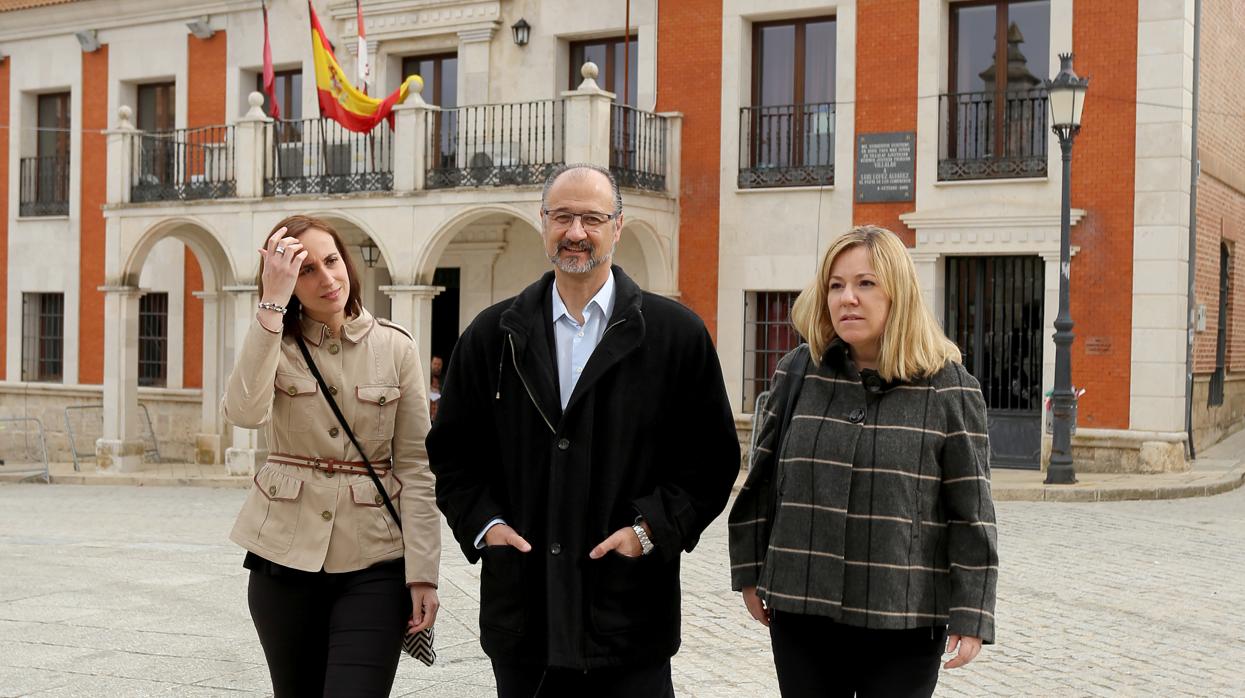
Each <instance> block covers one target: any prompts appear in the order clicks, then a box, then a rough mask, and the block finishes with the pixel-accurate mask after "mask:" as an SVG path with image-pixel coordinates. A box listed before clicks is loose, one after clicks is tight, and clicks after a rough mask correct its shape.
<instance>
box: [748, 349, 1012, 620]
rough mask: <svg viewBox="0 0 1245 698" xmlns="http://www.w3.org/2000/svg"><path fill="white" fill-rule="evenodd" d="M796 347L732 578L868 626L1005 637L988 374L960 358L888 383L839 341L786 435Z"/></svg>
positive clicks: (766, 416)
mask: <svg viewBox="0 0 1245 698" xmlns="http://www.w3.org/2000/svg"><path fill="white" fill-rule="evenodd" d="M795 351H807V348H806V347H804V346H801V347H800V348H798V349H796V350H795ZM794 354H795V352H792V353H791V354H788V355H787V356H785V357H783V359H782V360H781V361H779V363H778V369H777V371H776V372H775V374H774V381H773V384H772V390H773V392H772V393H771V397H770V400H769V402H768V404H769V406H770V409H767V410H766V411H765V412H764V413H763V414H762V415H761V422H760V427H759V429H760V431H759V434H758V438H757V440H756V442H755V443H756V447H755V451H754V453H753V454H752V456H753V460H752V469H751V471H750V472H749V473H748V478H747V481H746V482H745V484H744V486H743V488H742V490H741V491H740V493H739V496H738V498H737V499H736V501H735V505H734V507H733V508H732V510H731V513H730V518H729V535H730V556H731V586H732V588H733V589H735V590H736V591H738V590H741V589H743V588H744V587H747V586H756V587H757V594H758V596H760V597H761V598H762V599H763V600H765V602H766V604H767V606H768V607H769V608H771V609H776V610H778V611H787V612H792V613H803V614H811V615H819V616H827V617H829V618H832V619H834V620H835V621H837V622H841V623H844V624H847V625H853V626H859V627H866V628H881V629H906V628H919V627H930V626H937V625H944V624H946V625H948V626H949V627H948V632H950V633H951V634H958V635H966V636H971V637H979V638H981V639H982V641H983V642H985V643H992V642H993V641H994V600H995V586H996V583H997V580H998V552H997V531H996V528H995V520H994V502H993V500H992V499H991V496H990V467H989V462H988V457H989V453H990V448H989V442H988V439H987V436H986V405H985V401H984V400H983V399H982V395H981V388H980V386H979V385H978V383H977V381H976V379H974V378H973V377H972V376H971V375H969V373H968V371H967V370H965V368H964V367H963V366H962V365H960V364H959V363H955V362H951V363H948V364H947V365H946V366H944V367H943V368H942V369H941V370H939V371H938V372H937V373H935V374H934V375H932V376H929V377H924V378H919V379H916V380H913V381H911V382H906V383H905V382H898V383H888V382H886V381H884V380H883V379H882V378H881V377H880V376H879V375H878V374H877V373H876V372H874V371H869V370H866V371H863V372H858V371H857V370H856V368H855V366H854V364H852V362H851V361H850V360H849V358H848V356H847V352H846V347H845V346H844V345H843V344H842V343H841V342H839V341H837V340H836V342H835V343H834V344H832V345H831V346H830V348H829V349H827V351H826V355H825V357H823V360H822V362H821V364H820V365H814V364H813V363H812V362H808V371H807V374H806V375H805V376H803V377H802V380H803V386H802V388H801V389H800V394H799V399H798V401H797V402H796V405H795V409H794V412H793V415H792V419H791V423H790V425H789V426H788V427H787V430H786V432H785V433H784V434H783V437H782V439H783V443H782V444H777V443H775V435H776V432H777V431H778V428H779V424H778V423H779V421H780V419H781V416H780V413H781V411H782V406H783V405H785V404H786V396H787V393H788V390H789V386H790V385H791V381H792V380H795V379H798V378H799V377H795V376H791V375H789V374H788V373H787V367H788V366H790V365H791V362H792V357H793V356H794Z"/></svg>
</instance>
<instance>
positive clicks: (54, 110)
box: [23, 92, 70, 215]
mask: <svg viewBox="0 0 1245 698" xmlns="http://www.w3.org/2000/svg"><path fill="white" fill-rule="evenodd" d="M38 111H39V114H38V123H39V133H38V136H37V138H36V140H35V161H34V166H33V168H29V167H28V169H29V170H31V171H32V172H33V180H34V192H33V197H30V196H27V197H23V198H33V202H32V203H33V206H32V207H31V208H32V209H33V210H32V213H33V215H64V214H66V213H68V211H69V208H68V206H69V131H70V120H69V93H68V92H57V93H55V94H46V95H39V100H38ZM29 176H30V175H28V177H29ZM28 188H29V187H28Z"/></svg>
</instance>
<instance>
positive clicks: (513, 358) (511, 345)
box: [506, 330, 608, 435]
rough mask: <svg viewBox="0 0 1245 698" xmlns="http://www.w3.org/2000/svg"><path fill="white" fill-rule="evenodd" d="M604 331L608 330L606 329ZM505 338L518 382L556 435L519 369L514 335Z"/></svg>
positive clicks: (555, 430) (546, 424) (556, 431)
mask: <svg viewBox="0 0 1245 698" xmlns="http://www.w3.org/2000/svg"><path fill="white" fill-rule="evenodd" d="M606 331H607V332H608V330H606ZM506 339H507V340H508V341H509V342H510V362H511V363H512V364H514V372H515V373H516V374H517V375H518V376H519V382H520V383H522V384H523V389H524V390H526V391H527V397H528V399H530V400H531V401H532V406H533V407H535V408H536V412H537V413H539V414H540V418H541V419H543V420H544V421H545V426H547V427H549V431H551V432H553V433H554V434H555V435H556V434H557V433H558V430H557V429H554V428H553V423H552V422H550V421H549V418H548V417H546V416H545V411H544V410H542V409H540V403H539V402H537V401H536V396H535V395H533V394H532V389H531V388H529V387H528V385H527V379H526V378H524V377H523V372H522V371H520V370H519V360H518V358H516V357H517V356H518V354H516V353H515V350H514V337H512V336H510V335H509V334H507V335H506Z"/></svg>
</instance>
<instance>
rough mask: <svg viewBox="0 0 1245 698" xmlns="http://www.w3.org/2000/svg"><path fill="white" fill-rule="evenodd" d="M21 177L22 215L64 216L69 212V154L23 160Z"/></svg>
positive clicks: (19, 208)
mask: <svg viewBox="0 0 1245 698" xmlns="http://www.w3.org/2000/svg"><path fill="white" fill-rule="evenodd" d="M19 177H20V179H21V183H20V187H19V192H18V196H19V198H18V205H17V214H18V215H19V216H64V215H67V214H68V213H69V155H68V154H66V155H51V156H44V157H36V158H22V159H21V163H20V164H19Z"/></svg>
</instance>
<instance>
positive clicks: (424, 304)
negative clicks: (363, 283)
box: [380, 285, 445, 385]
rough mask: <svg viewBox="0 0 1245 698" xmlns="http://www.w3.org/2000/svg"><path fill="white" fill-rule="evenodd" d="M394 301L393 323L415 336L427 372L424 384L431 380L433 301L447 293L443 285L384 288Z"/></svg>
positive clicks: (420, 360) (420, 358)
mask: <svg viewBox="0 0 1245 698" xmlns="http://www.w3.org/2000/svg"><path fill="white" fill-rule="evenodd" d="M380 290H381V291H384V292H385V293H386V294H388V296H389V297H390V298H391V299H393V321H394V322H396V323H398V324H399V325H401V326H403V327H405V328H406V329H407V330H409V331H410V333H411V335H412V336H413V337H415V344H416V346H417V347H418V349H419V363H420V364H421V365H422V366H423V369H424V385H428V383H429V381H430V380H431V378H432V373H431V370H430V368H429V362H430V359H431V358H432V299H433V298H436V297H437V294H439V293H441V292H442V291H444V290H445V287H444V286H397V285H395V286H381V287H380Z"/></svg>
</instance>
